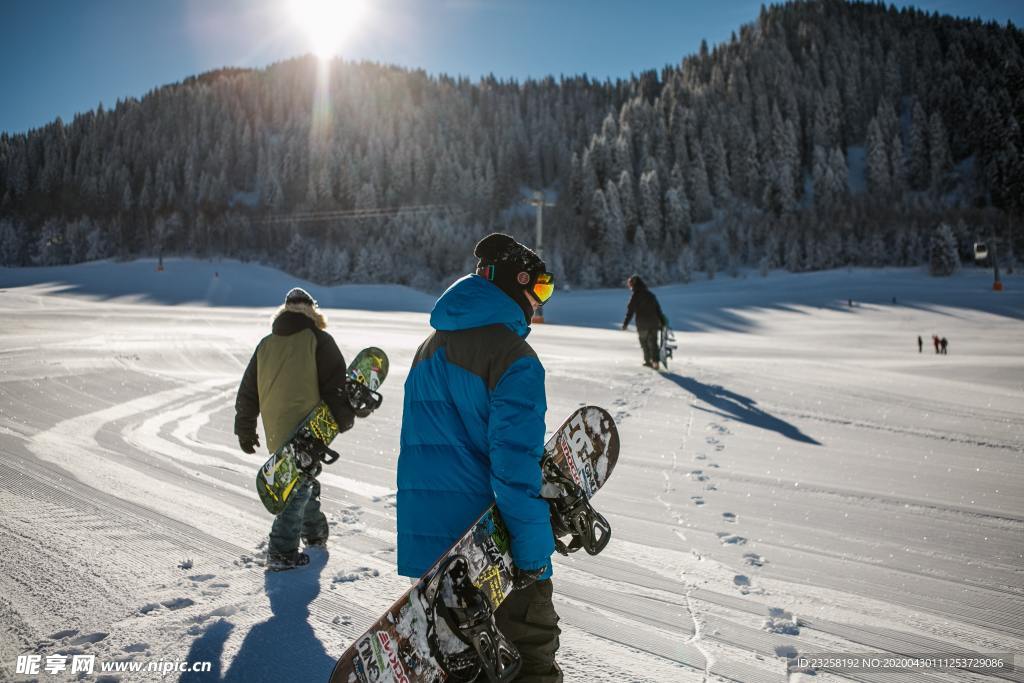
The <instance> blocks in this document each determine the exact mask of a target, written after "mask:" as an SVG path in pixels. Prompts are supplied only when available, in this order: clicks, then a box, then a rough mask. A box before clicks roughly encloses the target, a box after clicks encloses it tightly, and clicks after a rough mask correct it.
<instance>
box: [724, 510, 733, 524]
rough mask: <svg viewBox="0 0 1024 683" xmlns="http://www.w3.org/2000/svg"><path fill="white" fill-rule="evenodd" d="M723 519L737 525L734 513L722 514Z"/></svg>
mask: <svg viewBox="0 0 1024 683" xmlns="http://www.w3.org/2000/svg"><path fill="white" fill-rule="evenodd" d="M722 519H723V520H725V521H726V522H729V523H730V524H735V523H736V514H735V513H732V512H723V513H722Z"/></svg>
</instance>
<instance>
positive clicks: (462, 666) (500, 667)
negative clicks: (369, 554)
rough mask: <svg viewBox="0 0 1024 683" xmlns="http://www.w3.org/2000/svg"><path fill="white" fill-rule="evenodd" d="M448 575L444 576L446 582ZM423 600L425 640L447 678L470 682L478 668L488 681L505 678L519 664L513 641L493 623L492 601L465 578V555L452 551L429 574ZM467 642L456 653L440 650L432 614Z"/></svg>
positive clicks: (511, 676) (507, 682)
mask: <svg viewBox="0 0 1024 683" xmlns="http://www.w3.org/2000/svg"><path fill="white" fill-rule="evenodd" d="M446 580H447V581H446ZM424 597H425V598H426V600H427V604H428V606H429V607H428V609H427V610H426V613H427V623H428V626H427V639H428V641H429V642H430V649H431V654H432V655H433V656H434V659H436V660H437V662H438V664H440V665H441V668H442V669H444V671H445V673H446V674H447V675H448V677H449V679H450V680H452V681H474V680H476V679H477V677H478V676H479V675H480V674H481V673H482V674H483V675H484V676H486V677H487V680H488V681H490V683H510V682H511V681H512V680H513V679H515V677H516V675H517V674H518V673H519V669H520V667H521V666H522V658H521V657H520V655H519V651H518V650H516V648H515V646H514V645H513V644H512V643H511V642H509V641H508V639H507V638H505V636H504V635H503V634H502V633H501V631H499V630H498V627H497V626H496V625H495V624H494V612H493V609H492V608H491V601H490V600H489V599H488V598H487V596H486V595H485V594H484V593H483V591H481V590H480V589H479V588H477V587H476V586H474V585H473V582H472V581H470V578H469V561H468V560H467V559H466V556H465V555H461V554H460V555H453V556H452V557H449V558H448V559H447V560H445V561H444V563H443V564H442V565H441V566H440V567H439V568H438V570H437V571H436V572H435V573H434V576H433V577H431V579H430V581H429V582H428V584H427V586H426V588H425V589H424ZM438 616H440V617H441V619H442V620H444V623H445V625H446V626H447V627H448V629H449V630H450V631H451V632H452V633H453V634H454V635H455V637H456V638H458V639H459V640H461V641H462V642H463V643H465V644H466V645H468V646H469V647H468V648H466V649H465V650H463V651H461V652H456V653H452V654H449V653H445V652H443V651H442V649H441V647H440V644H439V641H438V634H437V623H436V620H437V617H438Z"/></svg>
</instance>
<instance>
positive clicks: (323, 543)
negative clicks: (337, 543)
mask: <svg viewBox="0 0 1024 683" xmlns="http://www.w3.org/2000/svg"><path fill="white" fill-rule="evenodd" d="M304 542H305V544H306V547H307V548H326V547H327V539H326V538H310V539H305V541H304Z"/></svg>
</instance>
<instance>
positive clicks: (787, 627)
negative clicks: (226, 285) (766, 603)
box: [761, 607, 800, 636]
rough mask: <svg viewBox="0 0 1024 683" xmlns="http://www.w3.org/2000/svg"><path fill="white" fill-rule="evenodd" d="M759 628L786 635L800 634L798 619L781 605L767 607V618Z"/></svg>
mask: <svg viewBox="0 0 1024 683" xmlns="http://www.w3.org/2000/svg"><path fill="white" fill-rule="evenodd" d="M761 628H762V629H763V630H765V631H768V632H769V633H781V634H783V635H787V636H798V635H800V620H799V619H797V618H796V617H794V616H793V615H792V614H791V613H790V612H787V611H786V610H784V609H782V608H781V607H769V608H768V618H767V619H765V620H764V623H762V624H761Z"/></svg>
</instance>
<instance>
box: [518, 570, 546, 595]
mask: <svg viewBox="0 0 1024 683" xmlns="http://www.w3.org/2000/svg"><path fill="white" fill-rule="evenodd" d="M545 569H547V567H541V568H540V569H529V570H527V569H520V568H519V567H515V566H514V567H512V590H514V591H517V590H519V589H520V588H526V587H527V586H529V585H530V584H532V583H533V582H535V581H536V580H537V579H539V578H540V575H541V574H543V573H544V570H545Z"/></svg>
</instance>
